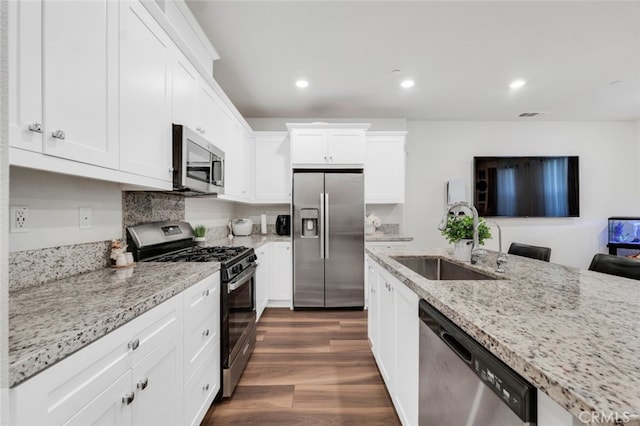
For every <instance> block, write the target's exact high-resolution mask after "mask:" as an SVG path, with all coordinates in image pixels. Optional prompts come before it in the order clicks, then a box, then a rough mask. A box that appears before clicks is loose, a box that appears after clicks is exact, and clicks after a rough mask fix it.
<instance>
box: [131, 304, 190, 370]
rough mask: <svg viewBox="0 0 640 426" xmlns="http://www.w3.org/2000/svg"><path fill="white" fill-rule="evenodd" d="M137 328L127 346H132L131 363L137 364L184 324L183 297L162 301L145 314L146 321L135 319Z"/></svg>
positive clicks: (134, 323)
mask: <svg viewBox="0 0 640 426" xmlns="http://www.w3.org/2000/svg"><path fill="white" fill-rule="evenodd" d="M132 324H133V325H135V329H134V331H133V333H132V334H131V340H129V342H128V343H127V346H129V347H130V348H131V363H132V364H136V363H137V362H139V361H140V360H141V359H142V358H144V357H146V356H147V355H149V353H151V351H153V349H154V348H155V347H156V346H158V345H159V344H160V343H162V342H163V341H164V340H166V339H167V338H168V337H169V336H171V335H172V334H173V333H175V332H176V331H178V330H179V329H181V328H182V326H183V315H182V297H181V296H180V295H178V296H175V297H172V298H171V299H169V300H167V301H165V302H162V303H161V304H160V305H158V306H156V307H155V308H153V309H152V310H150V311H149V312H147V313H145V314H144V321H134V322H133V323H132Z"/></svg>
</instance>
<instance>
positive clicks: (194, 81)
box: [171, 52, 200, 129]
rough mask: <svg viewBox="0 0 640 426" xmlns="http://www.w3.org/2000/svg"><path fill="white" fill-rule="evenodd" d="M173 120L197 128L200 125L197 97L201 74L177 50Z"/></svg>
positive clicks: (174, 74)
mask: <svg viewBox="0 0 640 426" xmlns="http://www.w3.org/2000/svg"><path fill="white" fill-rule="evenodd" d="M172 82H173V84H172V88H171V93H172V99H173V114H172V120H173V122H174V123H176V124H183V125H185V126H187V127H190V128H192V129H195V128H196V127H198V120H197V112H198V111H197V109H196V107H197V105H196V102H197V99H198V94H199V93H198V91H199V90H200V75H199V74H198V72H197V71H196V69H195V68H194V67H193V65H191V62H189V60H188V59H187V58H186V57H185V56H184V55H183V54H182V53H180V52H176V60H175V61H174V63H173V77H172Z"/></svg>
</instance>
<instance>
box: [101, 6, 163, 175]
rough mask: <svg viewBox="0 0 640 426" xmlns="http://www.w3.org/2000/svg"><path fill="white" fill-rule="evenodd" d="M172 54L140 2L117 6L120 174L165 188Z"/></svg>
mask: <svg viewBox="0 0 640 426" xmlns="http://www.w3.org/2000/svg"><path fill="white" fill-rule="evenodd" d="M89 3H91V2H89ZM109 3H111V1H109ZM173 49H175V47H174V46H173V43H172V41H171V40H170V39H169V37H168V36H167V35H166V33H165V32H164V30H163V29H162V28H161V27H160V26H159V25H158V24H157V22H155V21H154V20H153V18H152V17H151V15H149V13H148V12H147V10H146V9H145V8H144V7H142V5H141V4H140V3H139V2H137V1H136V2H129V1H125V2H122V3H121V4H120V61H121V62H120V144H121V150H120V151H121V155H120V168H121V169H122V170H125V171H127V172H130V173H136V174H140V175H143V176H147V177H152V178H155V179H159V180H161V181H166V182H171V181H172V170H171V167H172V151H171V143H172V142H171V141H172V129H171V109H172V102H171V81H172V75H171V72H172V68H173V52H174V50H173Z"/></svg>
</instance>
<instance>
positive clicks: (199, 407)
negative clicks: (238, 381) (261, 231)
mask: <svg viewBox="0 0 640 426" xmlns="http://www.w3.org/2000/svg"><path fill="white" fill-rule="evenodd" d="M219 280H220V274H219V272H218V273H216V274H213V275H211V276H210V277H208V278H207V279H205V280H203V281H201V282H200V283H198V284H195V285H194V286H193V287H191V288H189V289H187V291H186V292H184V293H180V294H179V295H177V296H174V297H173V298H171V299H169V300H167V301H165V302H163V303H161V304H160V305H158V306H156V307H155V308H153V309H151V310H150V311H148V312H145V313H144V314H142V315H140V316H139V317H138V318H136V319H134V320H132V321H130V322H129V323H127V324H125V325H123V326H121V327H119V328H117V329H116V330H114V331H112V332H111V333H109V334H107V335H106V336H104V337H102V338H100V339H98V340H97V341H95V342H93V343H91V344H90V345H88V346H86V347H84V348H82V349H81V350H79V351H78V352H76V353H75V354H73V355H71V356H69V357H67V358H65V359H63V360H62V361H60V362H58V363H57V364H55V365H53V366H52V367H50V368H47V369H45V370H44V371H42V372H41V373H39V374H38V375H36V376H34V377H32V378H30V379H28V380H27V381H25V382H23V383H21V384H20V385H18V386H16V387H14V388H12V389H10V397H9V398H10V404H11V423H10V424H11V425H15V426H22V425H118V426H120V425H130V424H132V425H154V426H156V425H171V426H173V425H179V424H183V419H185V418H188V419H190V423H189V424H192V423H193V424H198V423H199V422H200V421H202V419H203V418H204V415H205V413H206V411H207V409H208V408H209V406H210V405H211V403H212V402H213V398H214V397H215V395H216V394H217V393H218V390H219V389H220V338H219V336H220V334H219V333H220V332H219V315H220V311H219V300H220V299H219V288H220V287H219ZM213 289H215V292H212V290H213ZM207 290H208V291H209V293H208V294H207ZM185 293H186V294H187V295H188V294H190V295H191V296H192V297H189V298H188V299H187V298H185V297H184V296H185ZM197 294H200V296H201V297H195V296H196V295H197ZM210 296H212V297H210ZM206 315H211V316H212V317H213V320H212V323H213V325H206V326H205V327H206V328H204V330H209V335H208V336H204V339H202V338H201V341H200V342H199V343H200V345H199V346H198V345H197V344H195V345H187V344H186V343H185V341H188V340H189V338H187V337H183V335H184V334H185V333H187V330H190V327H191V326H192V325H194V324H195V325H197V327H196V326H194V328H197V329H198V330H201V329H202V327H203V324H202V321H200V319H201V317H203V316H206ZM205 322H206V321H205ZM200 335H201V336H202V335H203V333H202V331H200ZM209 336H213V338H209ZM185 352H187V354H185ZM194 352H196V353H199V354H202V356H193V353H194ZM187 357H188V358H189V359H190V360H191V359H194V360H195V363H196V365H195V366H194V367H193V368H191V367H190V363H189V362H185V358H187ZM189 375H190V376H191V380H189V377H188V376H189ZM196 382H198V386H201V389H202V387H206V390H205V391H201V392H198V393H197V394H196V393H193V390H192V387H193V386H195V385H194V383H196ZM200 382H202V383H200ZM185 395H189V403H188V404H186V403H185V401H186V400H185V399H184V398H185ZM194 407H195V408H194Z"/></svg>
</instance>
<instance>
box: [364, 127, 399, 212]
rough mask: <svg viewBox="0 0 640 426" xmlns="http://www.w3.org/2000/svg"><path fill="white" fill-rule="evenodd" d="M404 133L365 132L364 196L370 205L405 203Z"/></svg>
mask: <svg viewBox="0 0 640 426" xmlns="http://www.w3.org/2000/svg"><path fill="white" fill-rule="evenodd" d="M406 136H407V132H405V131H401V132H368V133H367V140H366V156H365V158H366V160H365V163H364V197H365V202H366V203H369V204H383V203H394V204H395V203H404V192H405V139H406Z"/></svg>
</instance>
